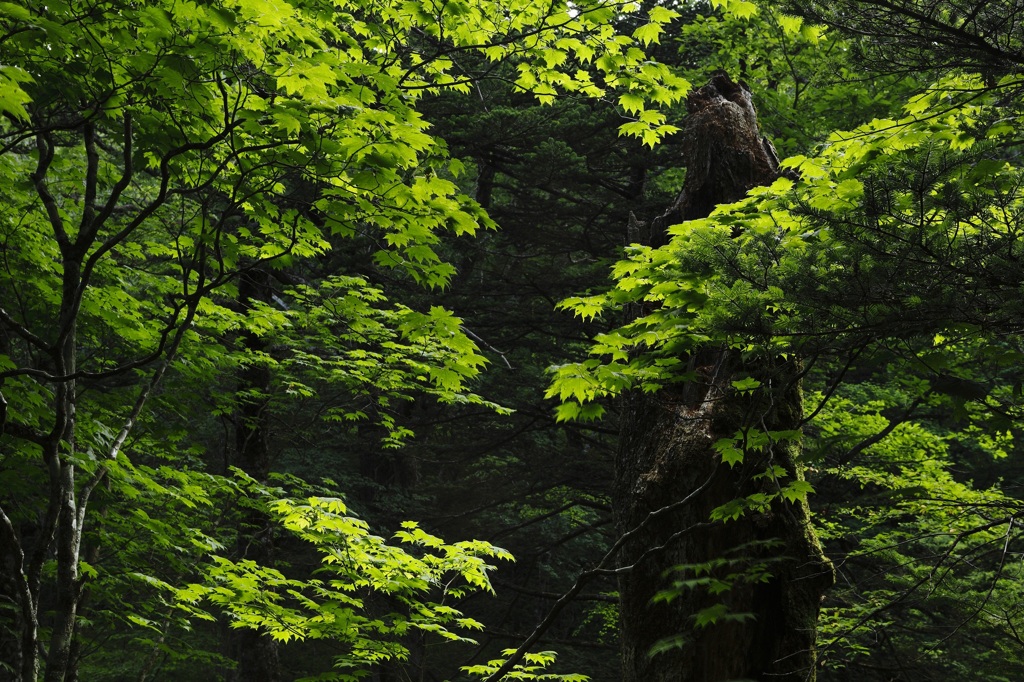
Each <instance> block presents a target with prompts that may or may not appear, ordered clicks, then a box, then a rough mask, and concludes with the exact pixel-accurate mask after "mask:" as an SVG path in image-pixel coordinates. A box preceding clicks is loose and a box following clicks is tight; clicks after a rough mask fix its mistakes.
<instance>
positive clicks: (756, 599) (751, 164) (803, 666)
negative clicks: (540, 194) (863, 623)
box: [615, 74, 833, 682]
mask: <svg viewBox="0 0 1024 682" xmlns="http://www.w3.org/2000/svg"><path fill="white" fill-rule="evenodd" d="M687 109H688V111H689V117H688V119H687V123H686V127H685V130H684V135H685V139H684V158H683V164H684V165H685V166H686V169H687V174H686V179H685V181H684V185H683V189H682V193H681V194H680V196H679V198H678V200H677V201H676V203H675V204H674V205H673V206H672V208H671V209H670V210H669V211H668V212H666V213H665V214H664V215H663V216H661V217H659V218H657V219H655V220H654V221H652V225H651V227H652V235H651V237H650V239H651V241H652V243H658V242H659V241H661V240H663V239H664V238H663V237H660V236H659V235H662V234H664V230H665V229H666V228H667V227H668V226H670V225H672V224H676V223H679V222H683V221H686V220H693V219H698V218H703V217H706V216H707V215H708V214H709V213H710V212H711V210H712V209H713V208H714V207H715V206H716V205H718V204H721V203H727V202H732V201H736V200H738V199H740V198H742V197H743V196H744V194H745V193H746V192H747V191H748V190H749V189H750V188H752V187H754V186H757V185H764V184H769V183H771V182H772V181H774V180H775V179H776V178H777V177H778V176H779V167H778V159H777V157H776V156H775V152H774V149H773V148H772V147H771V144H770V143H769V142H768V141H767V140H766V139H764V138H763V137H762V136H761V134H760V132H759V130H758V126H757V116H756V113H755V111H754V107H753V105H752V102H751V97H750V92H749V90H748V89H747V88H746V87H745V85H743V84H736V83H733V82H732V81H731V80H730V79H729V78H728V76H726V75H724V74H717V75H715V76H714V77H713V78H712V79H711V81H710V82H709V84H708V85H706V86H704V87H702V88H700V89H698V90H696V91H695V92H693V93H692V94H691V95H690V97H689V98H688V101H687ZM689 364H690V367H691V369H692V370H694V373H695V375H696V376H697V377H699V378H698V379H695V380H692V381H690V382H688V383H687V384H685V385H681V386H675V387H672V388H670V389H666V390H663V391H661V392H659V393H657V394H654V395H645V394H640V393H639V392H638V393H634V394H631V395H628V396H627V397H626V398H625V399H624V404H623V421H622V424H623V426H622V434H621V440H620V449H619V455H618V461H617V467H616V469H617V471H616V486H615V513H616V524H617V526H618V530H619V532H620V533H626V532H631V539H630V541H629V542H628V543H627V544H626V545H624V547H623V550H622V552H621V554H620V562H619V565H620V569H619V575H620V597H621V637H622V646H623V667H624V671H623V679H624V680H625V681H626V682H668V681H670V680H671V681H673V682H682V681H691V680H692V681H693V682H724V681H726V680H773V681H782V680H785V681H790V682H797V681H798V680H799V681H800V682H806V681H807V680H813V679H814V669H815V655H814V643H815V626H816V622H817V617H818V606H819V603H820V601H821V597H822V594H823V592H824V590H825V589H827V587H828V586H829V585H830V584H831V583H832V580H833V573H832V568H831V565H830V564H829V563H828V561H827V559H825V557H824V555H823V554H822V552H821V549H820V546H819V545H818V543H817V541H816V538H815V536H814V532H813V530H812V529H811V526H810V522H809V514H808V510H807V506H806V504H805V503H804V502H796V503H791V502H785V501H782V500H781V499H777V500H775V501H773V502H772V503H771V504H770V505H769V506H767V507H764V508H762V509H757V510H750V511H747V512H746V513H745V514H744V515H743V516H741V517H740V518H739V519H736V520H731V521H725V522H713V521H712V520H711V518H712V510H714V509H716V508H718V507H720V506H722V505H725V504H727V503H729V502H731V501H733V500H736V499H739V498H746V497H748V496H751V495H756V494H758V493H761V494H764V495H766V496H770V495H772V494H773V493H777V492H778V489H779V488H778V486H779V483H778V480H777V479H775V478H773V477H771V476H759V474H762V473H764V472H765V471H766V470H767V469H768V468H769V467H777V468H776V469H775V471H776V472H784V474H783V477H784V478H785V479H787V480H795V479H798V478H799V477H800V470H799V465H798V463H797V456H798V454H799V452H798V450H799V441H798V439H789V440H779V441H777V442H774V443H772V444H770V445H768V446H767V447H764V448H761V449H750V450H748V451H746V452H745V453H744V459H743V461H742V462H741V463H739V464H736V465H735V466H733V467H730V466H729V465H727V464H724V463H723V462H722V457H721V455H720V454H719V452H718V451H716V450H715V448H714V444H715V443H716V441H718V440H719V439H722V438H731V437H733V436H734V435H735V434H736V433H737V432H742V431H744V430H745V429H749V428H751V427H754V428H756V429H758V430H760V431H762V432H767V431H786V430H796V429H798V428H799V426H800V422H801V418H802V402H801V394H800V385H799V367H798V365H797V364H796V363H795V362H794V361H792V360H790V361H784V360H782V359H777V360H772V361H770V362H764V361H759V362H758V363H757V364H756V365H751V364H750V363H749V362H744V361H743V360H742V359H741V358H740V356H739V355H738V354H737V353H734V352H731V351H727V350H723V349H720V348H713V347H708V348H705V349H703V350H701V351H700V352H698V353H696V354H694V355H693V356H692V357H691V358H689ZM739 376H752V377H754V378H757V379H759V380H760V381H761V383H762V385H763V386H770V387H771V389H770V390H764V391H761V390H759V391H755V392H748V393H745V394H741V393H739V392H737V391H736V390H735V389H733V387H732V381H733V380H734V379H736V378H738V377H739ZM684 566H685V567H689V569H688V570H679V569H680V567H684ZM698 567H704V568H703V569H698ZM702 571H703V572H702ZM708 577H711V578H714V579H716V580H720V581H721V582H719V583H717V585H718V586H719V587H721V586H724V585H731V587H730V588H729V589H727V590H725V591H724V592H719V593H718V594H713V592H714V590H709V589H707V588H708V587H709V586H708V585H707V584H703V585H702V584H695V583H693V581H694V580H695V579H701V578H708ZM674 578H675V579H680V580H690V581H691V584H690V585H682V584H677V585H676V586H675V587H674V588H673V586H672V580H673V579H674ZM666 589H668V591H669V593H670V594H671V595H672V597H673V598H672V599H671V601H667V602H666V601H663V600H659V601H653V600H654V598H655V595H656V594H658V593H659V592H661V591H663V590H666ZM723 607H724V613H719V614H718V617H717V619H716V620H715V622H714V623H712V624H709V625H705V626H698V625H697V616H698V614H700V613H704V614H705V615H711V614H714V613H715V609H723ZM709 609H710V611H709ZM655 652H657V653H655Z"/></svg>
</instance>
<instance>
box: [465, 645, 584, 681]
mask: <svg viewBox="0 0 1024 682" xmlns="http://www.w3.org/2000/svg"><path fill="white" fill-rule="evenodd" d="M502 653H503V654H504V655H505V656H511V655H512V654H514V653H515V649H506V650H505V651H504V652H502ZM555 658H556V656H555V653H554V652H553V651H538V652H537V653H534V654H526V655H525V656H523V663H517V664H516V665H515V666H514V667H513V668H512V670H511V671H509V672H508V673H506V674H505V675H504V676H503V677H502V678H501V679H503V680H538V681H541V680H548V681H550V682H587V680H589V679H590V678H589V677H587V676H586V675H559V674H556V673H549V672H545V671H546V669H547V668H548V667H549V666H550V665H551V664H552V663H554V662H555ZM506 660H507V659H505V658H496V659H494V660H492V661H487V663H486V664H485V665H469V666H465V667H464V668H463V671H465V672H466V673H468V674H470V675H472V676H474V677H480V678H486V677H487V676H488V675H492V674H494V673H496V672H497V671H498V669H499V668H500V667H501V665H502V664H503V663H505V661H506Z"/></svg>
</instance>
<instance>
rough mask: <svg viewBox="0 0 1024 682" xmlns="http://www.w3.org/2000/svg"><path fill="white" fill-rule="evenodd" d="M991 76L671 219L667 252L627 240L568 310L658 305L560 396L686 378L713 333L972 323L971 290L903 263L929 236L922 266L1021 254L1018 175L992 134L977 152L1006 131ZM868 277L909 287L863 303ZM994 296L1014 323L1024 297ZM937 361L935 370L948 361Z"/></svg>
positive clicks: (581, 368) (801, 343)
mask: <svg viewBox="0 0 1024 682" xmlns="http://www.w3.org/2000/svg"><path fill="white" fill-rule="evenodd" d="M979 86H980V84H979V83H978V82H977V81H974V80H971V79H966V80H965V79H960V80H953V81H950V82H947V83H942V84H939V85H937V86H936V87H935V88H934V89H932V90H930V91H929V92H928V93H927V94H926V95H924V96H922V97H920V98H917V99H915V100H912V101H911V102H910V103H909V104H908V105H907V110H908V113H910V114H912V115H910V116H908V117H907V118H904V119H902V120H900V121H895V120H875V121H872V122H871V123H869V124H867V125H865V126H864V127H862V128H860V129H858V130H856V131H854V132H851V133H836V134H834V135H833V136H832V137H831V138H830V140H829V142H828V143H827V144H826V145H824V146H823V148H822V150H821V153H820V154H819V155H818V156H816V157H811V158H808V157H803V156H800V157H794V158H790V159H787V160H786V161H785V162H784V164H785V165H786V166H788V167H791V168H794V169H796V170H798V171H799V172H800V174H801V180H800V181H799V182H794V181H793V180H790V179H789V178H785V177H782V178H779V179H778V180H777V181H776V182H775V183H774V184H772V185H771V186H770V187H759V188H755V189H754V190H752V191H751V192H750V196H749V197H748V198H746V199H744V200H742V201H740V202H738V203H736V204H732V205H728V206H721V207H719V208H718V209H717V210H716V211H715V212H714V213H713V214H712V215H711V216H710V217H709V218H707V219H704V220H695V221H690V222H688V223H685V224H683V225H677V226H675V227H672V228H670V232H671V233H672V234H673V235H674V236H673V238H672V241H671V243H670V244H668V245H667V246H665V247H662V248H660V249H652V248H650V247H644V246H637V245H633V246H631V247H629V249H627V253H626V255H627V259H626V260H623V261H621V262H619V263H618V264H616V265H615V267H614V268H613V272H612V274H613V276H614V277H615V280H616V281H615V286H614V288H613V289H611V290H610V291H608V292H607V293H605V294H599V295H596V296H590V297H587V298H572V299H569V300H567V301H565V302H564V303H563V306H564V307H566V308H569V309H571V310H574V311H575V312H576V313H577V314H579V315H582V316H589V317H592V316H595V315H600V314H604V313H605V312H607V311H612V310H618V309H621V308H622V307H624V306H626V305H628V304H641V305H643V306H644V310H645V311H646V310H649V311H650V312H647V313H646V314H644V315H641V316H639V317H637V318H636V319H635V320H634V321H632V322H630V323H628V324H626V325H624V326H622V327H620V328H618V329H616V330H614V331H612V332H610V333H608V334H603V335H601V336H599V337H597V339H596V340H595V343H594V345H593V347H592V349H591V354H592V355H594V356H595V358H594V359H592V360H587V361H584V362H582V363H577V364H573V365H566V366H562V367H559V368H557V369H556V370H555V382H554V385H553V387H552V389H551V390H550V394H551V395H553V396H558V397H560V398H561V399H562V400H563V401H568V400H572V401H575V402H577V403H579V404H585V403H587V402H589V401H591V400H593V399H594V398H596V397H599V396H601V395H607V394H616V393H619V392H621V391H622V390H624V389H627V388H633V387H638V388H643V389H644V390H653V389H656V388H658V387H659V386H661V385H664V384H665V383H666V382H670V381H679V380H682V379H686V378H687V374H686V372H685V371H684V370H685V365H683V364H681V363H680V360H679V359H680V358H681V357H684V356H685V354H686V353H688V352H691V351H693V350H695V349H696V348H698V347H700V346H701V345H704V344H707V343H715V344H721V345H723V346H726V347H729V348H734V349H736V350H738V351H740V352H741V353H743V354H744V355H746V356H751V357H753V356H755V355H763V356H765V357H772V356H775V355H779V354H786V353H790V352H793V351H799V350H804V348H806V347H810V348H817V347H818V344H819V342H820V343H828V344H830V345H829V347H830V348H831V347H838V346H841V344H843V343H844V342H851V343H852V342H855V341H857V340H859V339H860V338H861V337H862V336H863V335H864V334H866V333H867V329H868V328H869V327H871V326H877V325H884V324H888V325H891V326H889V327H883V329H885V330H886V332H887V333H891V334H893V335H900V334H902V333H903V331H904V330H903V329H901V328H900V326H899V319H897V317H896V316H897V315H900V316H902V318H903V319H908V318H909V319H910V320H916V319H917V317H916V315H918V314H920V315H922V316H923V319H922V320H921V322H920V323H914V322H911V323H909V324H918V327H917V328H911V329H910V330H908V331H910V333H911V334H914V335H916V334H919V333H920V332H918V331H917V329H921V332H924V331H925V330H926V329H927V327H925V328H921V327H920V325H921V324H930V325H932V327H931V334H932V335H934V334H940V333H947V334H949V335H950V336H951V338H959V337H961V336H962V335H963V334H964V333H965V332H969V330H968V329H966V328H964V327H963V325H964V324H966V322H963V323H960V322H956V321H955V320H956V318H957V317H958V315H959V316H960V317H964V316H966V314H967V311H966V310H965V309H964V307H963V306H965V305H966V301H964V300H963V298H962V295H961V294H962V292H957V291H955V290H953V289H949V288H946V287H945V286H942V288H941V289H940V288H938V287H940V286H941V284H939V283H937V284H936V285H935V288H932V289H929V282H927V281H920V280H912V281H905V282H904V281H893V280H892V279H891V277H892V276H893V275H894V274H895V272H893V271H892V270H891V269H890V268H892V267H894V263H893V261H897V260H899V259H900V258H901V257H903V258H906V257H908V255H906V254H909V252H910V250H911V249H913V248H914V247H915V246H917V245H918V244H921V245H922V246H923V248H924V249H925V254H926V255H925V258H926V259H927V260H926V262H925V263H923V264H922V265H921V266H920V269H921V270H922V276H923V270H924V268H926V267H931V268H934V269H937V270H940V271H941V270H946V271H949V272H950V273H963V272H965V271H966V269H967V268H968V267H972V268H974V271H978V268H986V269H988V268H1000V267H1001V266H1002V265H1003V264H1004V263H1006V259H1007V256H1005V255H1003V254H1004V253H1008V254H1015V253H1016V252H1017V251H1018V250H1019V249H1020V244H1019V243H1018V242H1017V239H1016V234H1017V233H1016V230H1017V228H1018V221H1019V220H1020V217H1021V215H1022V213H1021V212H1022V210H1024V197H1021V196H1020V195H1019V194H1018V191H1019V187H1020V172H1019V171H1018V170H1017V169H1015V168H1013V167H1012V166H1011V165H1010V164H1009V163H1008V162H1007V161H1002V160H998V159H997V158H994V157H992V156H991V155H988V154H987V153H986V151H985V150H986V149H988V148H989V145H987V144H984V143H978V146H977V149H975V143H976V141H977V140H978V138H981V139H982V140H983V141H984V140H985V138H988V139H990V140H998V139H1000V138H1001V136H1002V135H1004V134H1005V132H1004V131H1005V130H1006V128H1005V127H1004V126H1003V125H1002V123H1001V122H1000V123H997V124H995V125H990V126H986V127H980V126H985V124H986V121H990V120H992V119H994V118H995V117H996V116H998V115H999V112H998V109H995V108H994V107H993V104H994V102H995V100H996V98H997V94H995V93H990V94H988V95H985V96H980V95H978V94H975V92H974V91H972V89H976V88H977V87H979ZM954 87H955V88H956V89H955V90H953V89H951V88H954ZM964 93H966V94H964ZM986 102H988V104H986ZM922 161H923V162H924V163H925V164H926V165H925V166H924V167H923V168H918V167H917V166H916V165H915V164H917V163H919V162H922ZM921 183H925V184H921ZM900 234H907V237H904V238H901V237H899V235H900ZM887 237H892V238H893V239H894V240H895V241H894V243H893V245H892V246H890V247H887V251H886V252H885V253H884V254H883V253H878V254H876V253H874V251H875V249H873V248H872V244H873V243H874V242H873V241H872V240H881V239H883V238H887ZM901 245H902V246H901ZM938 249H941V253H940V252H939V251H938ZM876 264H877V265H876ZM951 276H952V275H951ZM872 278H875V279H874V282H872ZM860 282H871V283H870V284H859V283H860ZM857 286H869V287H870V286H881V287H884V289H882V291H891V292H892V293H891V295H892V296H894V297H896V298H893V299H888V298H886V297H878V298H877V300H876V297H869V298H868V299H866V300H865V301H864V302H858V299H856V298H854V295H855V292H852V291H850V289H849V288H850V287H857ZM940 295H941V296H942V299H941V300H942V303H943V304H945V305H947V306H951V308H948V309H944V310H943V311H942V312H943V314H944V315H945V316H946V317H945V318H936V317H934V315H933V313H937V312H938V311H936V310H935V308H936V305H937V303H939V301H938V300H937V299H936V297H937V296H940ZM819 300H820V301H822V304H821V305H819V304H818V301H819ZM897 303H898V304H899V306H900V311H899V313H897V311H896V310H895V309H894V305H895V304H897ZM992 304H993V305H995V306H997V309H996V310H995V311H993V314H994V316H996V317H997V318H998V319H1006V318H1007V317H1009V316H1011V315H1013V314H1014V312H1013V311H1014V309H1015V307H1016V299H1012V300H1008V299H1005V298H999V299H998V300H993V301H992ZM1004 310H1005V312H1004ZM947 320H948V322H947ZM957 330H959V331H957ZM976 331H977V332H980V331H981V330H976ZM925 333H927V332H925ZM808 335H810V337H808ZM923 340H924V341H925V342H926V348H928V352H929V353H931V354H935V353H940V354H941V352H942V350H941V349H942V347H943V346H942V345H939V346H938V348H937V349H931V347H932V346H933V344H932V336H926V337H925V338H924V339H923ZM851 347H854V346H851ZM921 352H925V349H922V350H921ZM1007 360H1010V358H1007ZM930 362H932V363H933V364H931V365H925V367H928V366H932V367H935V368H936V369H939V368H941V366H940V365H935V364H934V362H935V360H932V361H930ZM741 388H742V387H737V390H740V389H741Z"/></svg>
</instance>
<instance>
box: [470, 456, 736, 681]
mask: <svg viewBox="0 0 1024 682" xmlns="http://www.w3.org/2000/svg"><path fill="white" fill-rule="evenodd" d="M717 473H718V469H717V468H716V469H715V471H713V472H712V473H711V475H710V476H708V479H707V480H706V481H704V483H702V484H701V485H700V487H698V488H697V489H696V490H694V491H693V492H691V493H690V494H689V495H687V496H686V497H684V498H683V499H681V500H678V501H677V502H673V503H672V504H670V505H666V506H664V507H662V508H661V509H656V510H654V511H652V512H651V513H650V514H648V515H647V518H645V519H644V520H643V521H641V522H640V523H639V524H638V525H637V526H636V527H635V528H633V529H632V530H630V531H628V532H626V533H623V534H622V535H621V536H619V539H618V540H616V541H615V544H614V545H612V547H611V549H609V550H608V552H607V553H606V554H605V555H604V556H603V557H602V558H601V561H599V562H598V564H597V566H595V567H594V568H592V569H590V570H587V571H584V572H583V573H580V575H579V577H577V578H576V582H575V583H573V586H572V587H571V588H569V591H568V592H566V593H565V594H563V595H562V596H561V597H559V598H558V600H557V601H556V602H555V603H554V605H553V606H552V607H551V609H550V610H549V611H548V615H546V616H545V617H544V620H542V621H541V622H540V623H539V624H538V625H537V627H536V628H534V630H533V632H531V633H530V635H529V636H528V637H527V638H526V639H525V640H523V643H522V644H520V645H519V648H518V649H516V650H515V653H513V654H512V655H511V656H509V657H508V660H506V661H505V662H504V663H502V664H501V667H499V668H498V669H497V670H496V671H494V672H493V673H491V675H490V676H489V677H487V679H485V680H484V682H499V680H501V678H503V677H504V676H505V675H506V674H507V673H509V672H511V670H512V668H514V667H515V666H516V664H517V663H519V661H521V660H523V656H525V655H526V653H527V652H528V651H529V650H530V647H532V646H533V645H534V644H535V643H536V642H537V640H539V639H540V638H541V637H542V636H543V635H544V633H545V632H547V631H548V629H549V628H550V627H551V625H552V624H553V623H554V621H555V618H557V617H558V614H559V613H561V612H562V609H564V608H565V607H566V606H568V605H569V602H571V601H572V600H573V599H574V598H575V597H576V595H577V594H579V592H580V590H582V589H583V586H584V585H586V584H587V583H588V582H590V581H591V580H592V579H593V578H595V577H597V576H599V575H608V574H609V573H619V572H626V571H629V570H632V568H633V566H636V564H637V563H639V562H640V561H642V560H643V559H644V558H646V557H647V556H648V555H650V554H651V553H652V552H655V551H660V550H662V549H664V548H665V547H666V546H667V545H668V543H670V542H672V541H673V540H675V539H676V538H678V537H679V536H681V535H683V534H684V533H687V532H689V531H691V530H694V529H696V528H699V527H703V526H704V525H709V524H698V525H696V526H691V527H689V528H684V529H683V530H681V531H679V532H678V533H675V534H674V535H672V537H670V538H669V539H668V540H667V541H666V543H665V544H664V545H660V546H659V547H653V548H651V549H649V550H648V551H646V552H644V553H643V554H642V555H641V556H640V558H639V559H637V561H636V562H635V563H633V564H632V565H630V566H624V567H621V568H619V569H615V570H611V571H610V570H608V569H606V568H605V566H606V565H607V564H608V563H609V562H610V561H611V560H612V559H614V558H615V557H616V556H617V555H618V553H619V550H620V549H622V546H623V545H624V544H626V543H627V542H628V541H629V540H631V539H632V538H633V537H634V536H636V534H637V533H639V532H640V531H641V530H643V529H644V528H645V527H646V526H647V525H648V524H649V523H651V522H652V521H654V520H655V519H657V518H659V517H661V516H664V515H665V514H668V513H671V512H673V511H675V510H677V509H679V508H681V507H683V506H685V505H687V504H689V503H690V502H691V501H693V499H694V498H695V497H696V496H697V495H699V494H700V493H701V492H703V491H704V489H705V488H707V487H708V485H710V484H711V481H712V479H714V477H715V474H717Z"/></svg>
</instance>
